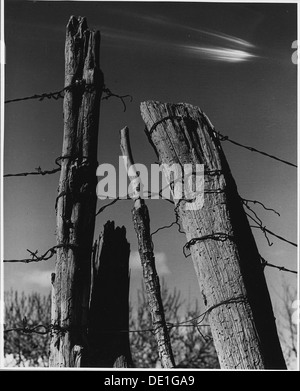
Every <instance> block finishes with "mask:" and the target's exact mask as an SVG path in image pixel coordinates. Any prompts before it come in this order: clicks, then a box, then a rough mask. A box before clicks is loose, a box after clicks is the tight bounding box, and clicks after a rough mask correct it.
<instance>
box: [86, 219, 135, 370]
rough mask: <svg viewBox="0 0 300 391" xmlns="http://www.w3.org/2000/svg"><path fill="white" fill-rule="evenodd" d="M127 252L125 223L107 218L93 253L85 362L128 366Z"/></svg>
mask: <svg viewBox="0 0 300 391" xmlns="http://www.w3.org/2000/svg"><path fill="white" fill-rule="evenodd" d="M129 254H130V244H129V243H128V241H127V239H126V229H125V227H115V223H114V222H113V221H107V222H106V224H105V225H104V229H103V232H102V233H101V234H100V236H99V239H98V242H96V243H95V244H94V251H93V257H92V265H91V267H92V279H91V280H92V281H91V296H90V305H89V332H88V342H89V346H90V348H89V357H88V360H87V362H86V363H84V366H88V367H96V368H101V367H107V368H112V367H115V368H129V367H132V366H133V363H132V357H131V352H130V344H129V282H130V278H129Z"/></svg>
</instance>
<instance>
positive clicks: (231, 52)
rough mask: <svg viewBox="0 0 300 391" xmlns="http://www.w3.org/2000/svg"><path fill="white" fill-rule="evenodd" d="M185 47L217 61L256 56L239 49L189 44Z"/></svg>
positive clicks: (230, 60) (238, 60)
mask: <svg viewBox="0 0 300 391" xmlns="http://www.w3.org/2000/svg"><path fill="white" fill-rule="evenodd" d="M184 49H185V50H187V51H188V52H190V53H192V54H194V55H196V56H197V55H198V56H200V57H203V58H208V59H210V60H215V61H226V62H242V61H248V60H250V59H252V58H253V57H256V56H255V55H254V54H251V53H248V52H246V51H245V50H239V49H228V48H220V47H215V48H206V47H201V46H188V45H187V46H184Z"/></svg>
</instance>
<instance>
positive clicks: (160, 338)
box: [120, 127, 175, 368]
mask: <svg viewBox="0 0 300 391" xmlns="http://www.w3.org/2000/svg"><path fill="white" fill-rule="evenodd" d="M120 136H121V145H120V147H121V151H122V154H123V156H126V157H127V173H128V176H129V179H130V180H131V183H132V184H133V195H132V197H133V198H135V201H134V207H133V209H132V218H133V224H134V229H135V232H136V235H137V239H138V249H139V255H140V259H141V263H142V269H143V277H144V282H145V287H146V292H147V297H148V303H149V309H150V313H151V319H152V327H153V329H154V335H155V338H156V341H157V346H158V354H159V358H160V361H161V365H162V367H163V368H173V367H174V366H175V362H174V356H173V352H172V347H171V342H170V337H169V332H168V328H167V325H166V320H165V313H164V307H163V303H162V299H161V292H160V283H159V277H158V274H157V271H156V267H155V257H154V252H153V242H152V239H151V233H150V218H149V212H148V207H147V205H146V204H145V201H144V200H143V199H142V198H140V191H141V190H142V183H141V181H140V178H139V175H138V174H137V172H136V170H135V168H134V160H133V157H132V152H131V147H130V140H129V129H128V128H127V127H125V128H123V129H122V130H121V132H120Z"/></svg>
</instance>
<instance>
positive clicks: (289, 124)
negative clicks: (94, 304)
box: [4, 0, 297, 311]
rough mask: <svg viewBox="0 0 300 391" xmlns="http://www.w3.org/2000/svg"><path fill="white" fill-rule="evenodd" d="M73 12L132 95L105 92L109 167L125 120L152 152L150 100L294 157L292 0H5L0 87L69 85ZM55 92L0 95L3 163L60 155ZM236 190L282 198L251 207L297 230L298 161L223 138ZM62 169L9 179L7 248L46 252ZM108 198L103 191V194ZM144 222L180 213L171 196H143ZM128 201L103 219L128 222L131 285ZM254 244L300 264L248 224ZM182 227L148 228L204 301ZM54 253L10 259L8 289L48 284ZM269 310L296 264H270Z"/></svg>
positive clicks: (165, 271)
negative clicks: (197, 113)
mask: <svg viewBox="0 0 300 391" xmlns="http://www.w3.org/2000/svg"><path fill="white" fill-rule="evenodd" d="M71 15H76V16H78V15H81V16H86V17H87V21H88V25H89V27H90V28H93V29H99V30H100V31H101V36H102V40H101V68H102V70H103V72H104V75H105V83H106V85H107V87H109V88H110V89H111V90H112V91H113V92H115V93H118V94H131V95H132V96H133V102H132V103H129V102H128V104H127V110H126V112H123V107H122V104H121V102H120V101H118V100H117V99H114V98H112V99H110V100H108V101H103V102H102V105H101V116H100V135H99V148H98V152H99V155H98V160H99V162H100V163H112V164H114V165H117V163H118V157H119V155H120V151H119V130H120V129H121V128H122V127H124V126H125V125H128V126H129V128H130V132H131V143H132V148H133V154H134V158H135V161H136V162H137V163H144V164H147V165H149V164H150V163H153V162H154V161H155V160H156V157H155V154H154V152H153V150H152V147H151V146H150V144H149V143H148V141H147V138H146V136H145V134H144V132H143V129H144V123H143V121H142V119H141V116H140V110H139V105H140V102H141V101H144V100H159V101H162V102H187V103H191V104H194V105H197V106H199V107H200V108H201V109H203V110H204V112H205V113H206V114H207V115H208V116H209V118H210V119H211V121H212V123H213V124H214V125H215V127H216V129H217V130H219V131H220V132H221V133H223V134H225V135H229V136H230V137H231V138H232V139H234V140H236V141H238V142H241V143H243V144H246V145H250V146H253V147H256V148H258V149H261V150H264V151H266V152H269V153H270V154H274V155H277V156H279V157H281V158H283V159H286V160H289V161H291V162H294V163H296V162H297V109H296V103H297V69H296V68H297V67H296V65H294V64H293V63H292V61H291V56H292V53H293V49H292V48H291V45H292V42H293V41H294V40H296V39H297V8H296V4H245V3H241V4H229V3H228V4H226V3H197V2H193V3H188V2H183V3H178V2H174V3H173V2H166V3H151V2H143V3H140V2H134V3H130V2H121V3H119V2H102V1H101V2H100V1H99V2H72V1H68V2H59V1H58V2H47V1H39V2H29V1H28V2H27V1H22V2H20V1H11V0H10V1H6V2H5V43H6V86H5V93H6V99H13V98H17V97H23V96H28V95H33V94H35V93H43V92H49V91H57V90H60V89H61V88H62V87H63V84H64V40H65V26H66V24H67V22H68V19H69V17H70V16H71ZM62 135H63V117H62V100H59V101H54V100H49V101H48V100H45V101H43V102H39V101H36V100H35V101H24V102H20V103H11V104H7V105H6V107H5V156H4V172H5V173H17V172H23V171H32V170H34V168H36V167H39V166H40V167H41V168H42V169H51V168H54V167H55V165H54V161H55V158H56V157H58V156H60V155H61V147H62ZM223 148H224V151H225V154H226V156H227V159H228V161H229V164H230V167H231V170H232V173H233V175H234V177H235V179H236V182H237V186H238V189H239V193H240V194H241V196H242V197H244V198H248V199H253V200H259V201H261V202H263V203H264V204H265V205H267V206H269V207H272V208H274V209H276V210H277V211H278V212H279V213H280V217H278V216H277V215H276V214H274V213H273V212H271V211H269V212H267V211H264V210H263V208H261V207H260V206H256V207H255V208H256V209H255V210H256V211H257V213H258V214H259V216H260V217H261V219H262V220H263V223H264V224H265V225H266V226H267V227H268V228H269V229H270V230H272V231H274V232H276V233H278V234H279V235H281V236H283V237H286V238H288V239H289V240H291V241H294V242H295V241H297V214H296V210H297V183H296V179H297V172H296V171H297V170H296V169H295V168H293V167H290V166H286V165H283V164H281V163H279V162H276V161H273V160H271V159H268V158H266V157H264V156H261V155H258V154H255V153H253V152H250V151H246V150H244V149H241V148H239V147H236V146H234V145H231V144H229V143H226V142H225V143H223ZM58 180H59V174H58V173H57V174H55V175H51V176H45V177H42V176H37V177H24V178H22V177H20V178H7V179H5V189H4V190H5V193H4V258H5V259H18V258H26V257H28V252H27V251H26V249H30V250H32V251H35V250H37V249H38V250H39V253H40V254H42V253H44V252H45V251H46V250H47V249H48V248H50V247H52V246H53V245H55V243H56V242H55V209H54V204H55V198H56V196H57V186H58ZM105 202H106V201H101V202H100V201H99V202H98V206H102V205H104V203H105ZM147 205H148V206H149V208H150V213H151V227H152V230H153V231H154V230H155V229H157V228H158V227H160V226H162V225H165V224H169V223H171V222H172V221H173V219H174V214H173V209H172V205H171V204H169V203H167V202H164V201H158V200H153V201H148V202H147ZM131 208H132V202H131V201H120V202H118V203H116V204H114V205H113V206H112V207H110V208H107V209H106V210H105V212H103V213H102V214H101V215H100V216H99V217H98V218H97V224H96V234H98V233H99V232H100V230H101V227H102V226H103V224H104V223H105V222H106V220H108V219H110V220H115V222H116V224H117V225H125V226H126V228H127V234H128V240H129V241H130V243H131V250H132V256H131V268H132V272H131V295H132V297H133V298H134V297H135V291H136V289H137V288H139V287H140V284H141V278H142V274H141V269H140V267H139V261H138V258H137V241H136V236H135V233H134V231H133V227H132V221H131ZM254 235H255V238H256V240H257V245H258V248H259V251H260V253H261V255H262V256H263V257H264V258H265V259H267V260H268V261H269V262H271V263H274V264H277V265H283V266H285V267H287V268H291V269H296V268H297V253H296V249H295V247H292V246H290V245H288V244H286V243H284V242H281V241H279V240H277V239H276V238H273V237H270V239H271V241H272V242H273V245H272V246H268V243H267V242H266V240H265V238H264V235H263V234H262V233H261V232H260V231H259V230H255V232H254ZM184 244H185V238H184V236H183V235H181V234H180V233H178V232H177V228H176V227H172V228H170V229H168V230H164V231H161V232H160V233H159V234H157V235H155V236H154V246H155V251H156V252H157V264H158V271H159V273H160V276H161V278H162V277H164V278H165V280H166V282H167V284H168V286H169V287H170V288H172V289H173V288H174V287H177V288H178V289H180V290H181V292H182V295H183V297H184V298H186V299H187V301H189V300H190V301H191V302H192V303H193V302H194V300H195V299H196V298H198V299H200V295H199V288H198V285H197V280H196V277H195V275H194V270H193V266H192V261H191V258H187V259H185V258H184V257H183V254H182V246H183V245H184ZM54 262H55V258H53V259H52V260H50V261H47V262H40V263H37V264H35V263H33V264H27V265H25V264H6V265H5V267H4V281H5V289H10V288H13V289H18V290H25V291H27V292H28V291H32V290H34V291H39V292H42V293H48V292H49V289H50V273H51V272H52V271H53V270H54ZM265 274H266V277H267V281H268V286H269V289H270V293H271V296H272V299H273V303H274V307H275V311H276V307H277V304H276V301H277V300H278V295H280V294H281V287H282V283H283V278H284V279H285V280H286V281H287V282H288V283H289V284H291V285H292V286H296V281H297V278H296V276H295V275H292V274H288V273H282V272H280V271H278V270H276V269H271V268H266V270H265Z"/></svg>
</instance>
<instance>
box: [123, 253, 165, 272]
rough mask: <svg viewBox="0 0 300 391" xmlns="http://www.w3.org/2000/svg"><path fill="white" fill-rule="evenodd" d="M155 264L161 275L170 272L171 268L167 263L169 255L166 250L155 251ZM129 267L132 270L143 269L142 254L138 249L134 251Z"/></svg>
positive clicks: (131, 254)
mask: <svg viewBox="0 0 300 391" xmlns="http://www.w3.org/2000/svg"><path fill="white" fill-rule="evenodd" d="M155 265H156V270H157V273H158V274H159V275H163V274H170V269H169V267H168V265H167V256H166V254H165V253H164V252H156V253H155ZM129 267H130V269H131V272H133V273H134V272H135V271H139V270H142V266H141V260H140V255H139V253H138V251H132V252H131V253H130V258H129Z"/></svg>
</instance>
